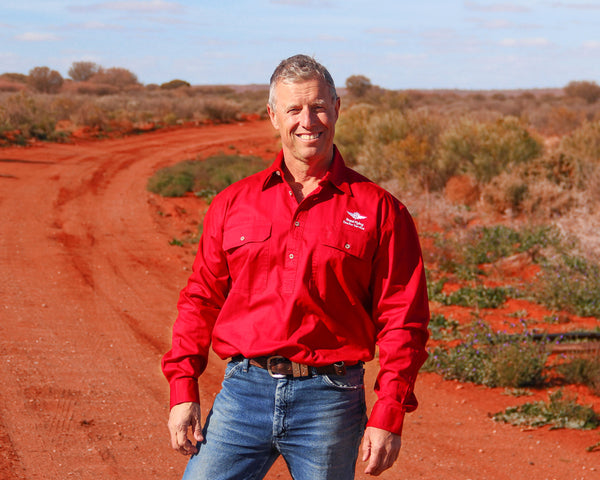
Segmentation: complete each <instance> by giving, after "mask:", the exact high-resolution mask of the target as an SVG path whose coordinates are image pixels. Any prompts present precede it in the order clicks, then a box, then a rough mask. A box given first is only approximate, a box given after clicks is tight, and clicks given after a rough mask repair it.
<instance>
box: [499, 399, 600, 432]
mask: <svg viewBox="0 0 600 480" xmlns="http://www.w3.org/2000/svg"><path fill="white" fill-rule="evenodd" d="M549 400H550V402H543V401H540V402H533V403H525V404H523V405H520V406H518V407H509V408H507V409H506V410H505V411H504V412H498V413H496V414H495V415H494V420H496V421H497V422H504V423H510V424H511V425H517V426H521V425H526V426H530V427H543V426H545V425H550V428H551V429H556V428H572V429H577V430H591V429H593V428H597V427H598V426H599V425H600V417H599V416H598V414H597V413H596V412H594V410H593V409H592V408H591V407H586V406H583V405H579V404H578V403H577V399H576V398H567V397H565V396H564V394H563V392H562V391H561V390H558V391H557V392H554V393H551V394H550V395H549Z"/></svg>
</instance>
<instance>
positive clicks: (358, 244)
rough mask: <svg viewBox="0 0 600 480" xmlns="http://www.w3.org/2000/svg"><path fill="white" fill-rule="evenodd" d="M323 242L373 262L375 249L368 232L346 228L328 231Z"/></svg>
mask: <svg viewBox="0 0 600 480" xmlns="http://www.w3.org/2000/svg"><path fill="white" fill-rule="evenodd" d="M321 243H322V244H323V245H325V246H327V247H331V248H334V249H336V250H339V251H340V252H344V253H346V254H347V255H350V256H352V257H355V258H357V259H361V260H364V261H367V262H371V260H372V258H373V253H374V250H375V248H374V244H373V242H370V241H369V235H368V233H366V232H364V231H354V230H350V229H345V228H342V229H340V230H335V231H331V232H328V233H327V235H325V238H323V240H322V242H321Z"/></svg>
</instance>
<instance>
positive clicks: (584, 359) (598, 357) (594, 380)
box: [556, 351, 600, 395]
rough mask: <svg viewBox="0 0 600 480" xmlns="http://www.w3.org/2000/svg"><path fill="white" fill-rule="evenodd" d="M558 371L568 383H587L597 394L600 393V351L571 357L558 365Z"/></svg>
mask: <svg viewBox="0 0 600 480" xmlns="http://www.w3.org/2000/svg"><path fill="white" fill-rule="evenodd" d="M556 371H557V372H558V373H559V374H560V375H561V376H562V377H563V378H564V380H565V381H566V382H567V383H572V384H578V385H586V386H587V387H589V389H590V390H591V391H592V392H593V393H594V394H595V395H600V353H598V351H596V352H595V353H588V354H586V355H583V356H578V357H571V358H569V359H568V360H567V361H566V362H563V363H560V364H558V365H557V366H556Z"/></svg>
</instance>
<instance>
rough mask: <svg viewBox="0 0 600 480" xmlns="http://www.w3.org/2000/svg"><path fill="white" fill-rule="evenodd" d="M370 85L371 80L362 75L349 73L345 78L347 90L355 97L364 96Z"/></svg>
mask: <svg viewBox="0 0 600 480" xmlns="http://www.w3.org/2000/svg"><path fill="white" fill-rule="evenodd" d="M372 87H373V85H372V84H371V80H369V79H368V78H367V77H365V76H364V75H351V76H350V77H348V78H347V79H346V88H347V89H348V92H350V94H351V95H353V96H355V97H357V98H360V97H364V96H365V95H366V94H367V92H368V91H369V90H370V89H371V88H372Z"/></svg>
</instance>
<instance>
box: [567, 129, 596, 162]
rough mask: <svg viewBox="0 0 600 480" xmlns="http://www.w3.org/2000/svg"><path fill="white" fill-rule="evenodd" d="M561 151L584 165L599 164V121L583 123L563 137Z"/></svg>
mask: <svg viewBox="0 0 600 480" xmlns="http://www.w3.org/2000/svg"><path fill="white" fill-rule="evenodd" d="M560 148H561V151H563V152H566V154H568V155H572V156H574V157H575V158H577V159H579V160H580V161H582V162H584V163H592V164H599V163H600V120H597V121H595V122H585V123H584V124H583V125H582V126H581V127H579V128H578V129H577V130H575V131H573V132H572V133H571V134H570V135H568V136H565V137H563V139H562V140H561V144H560Z"/></svg>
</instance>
